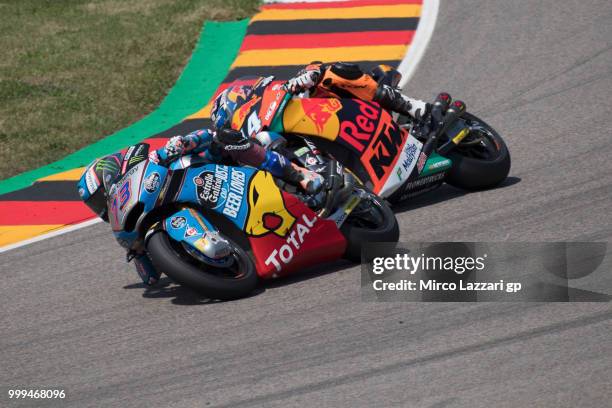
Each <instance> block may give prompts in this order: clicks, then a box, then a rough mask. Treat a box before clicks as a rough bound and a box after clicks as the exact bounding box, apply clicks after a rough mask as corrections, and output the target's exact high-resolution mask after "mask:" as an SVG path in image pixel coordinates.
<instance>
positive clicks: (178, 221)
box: [170, 216, 187, 229]
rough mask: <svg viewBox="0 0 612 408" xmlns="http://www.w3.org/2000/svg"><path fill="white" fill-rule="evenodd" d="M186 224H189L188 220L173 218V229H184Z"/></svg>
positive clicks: (180, 217)
mask: <svg viewBox="0 0 612 408" xmlns="http://www.w3.org/2000/svg"><path fill="white" fill-rule="evenodd" d="M186 224H187V219H186V218H185V217H182V216H178V217H172V219H171V220H170V225H172V228H176V229H179V228H183V227H184V226H185V225H186Z"/></svg>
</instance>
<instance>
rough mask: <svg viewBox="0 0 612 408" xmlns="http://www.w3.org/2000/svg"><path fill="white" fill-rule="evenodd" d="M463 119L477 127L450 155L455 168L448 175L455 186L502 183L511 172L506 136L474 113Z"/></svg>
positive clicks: (481, 187) (483, 186) (471, 187)
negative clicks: (504, 138)
mask: <svg viewBox="0 0 612 408" xmlns="http://www.w3.org/2000/svg"><path fill="white" fill-rule="evenodd" d="M463 119H465V121H466V123H467V124H468V125H470V126H471V127H473V128H474V130H472V131H470V133H469V134H468V135H467V136H466V137H465V139H463V140H462V141H461V143H459V145H458V146H457V147H456V148H455V149H454V150H453V151H452V152H451V153H450V154H449V155H448V157H449V158H450V159H451V160H452V161H453V167H452V168H451V169H450V171H449V172H448V174H447V176H446V180H445V181H446V182H447V183H448V184H450V185H451V186H455V187H459V188H462V189H464V190H484V189H487V188H492V187H495V186H497V185H499V184H500V183H501V182H502V181H504V180H505V179H506V177H508V173H509V172H510V152H509V151H508V147H507V146H506V143H504V140H503V139H502V137H501V136H500V135H499V134H498V133H497V131H495V129H493V128H492V127H491V126H489V125H488V124H486V123H485V122H484V121H483V120H481V119H479V118H477V117H476V116H474V115H472V114H470V113H467V112H466V113H464V114H463Z"/></svg>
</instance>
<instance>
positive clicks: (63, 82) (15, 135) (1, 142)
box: [0, 0, 259, 179]
mask: <svg viewBox="0 0 612 408" xmlns="http://www.w3.org/2000/svg"><path fill="white" fill-rule="evenodd" d="M258 4H259V1H258V0H93V1H77V0H47V1H45V0H12V1H6V0H5V1H2V0H0V50H2V54H1V55H2V57H1V58H0V179H5V178H8V177H10V176H13V175H15V174H18V173H21V172H23V171H26V170H29V169H32V168H36V167H39V166H42V165H44V164H48V163H50V162H53V161H55V160H57V159H60V158H61V157H63V156H65V155H66V154H68V153H71V152H73V151H76V150H78V149H80V148H82V147H83V146H86V145H88V144H91V143H93V142H95V141H97V140H99V139H101V138H103V137H104V136H106V135H108V134H111V133H113V132H115V131H117V130H119V129H121V128H123V127H125V126H127V125H129V124H130V123H133V122H135V121H137V120H138V119H140V118H142V117H143V116H145V115H146V114H147V113H149V112H151V111H152V110H153V109H155V107H156V106H157V105H158V104H159V102H160V101H161V100H162V99H163V97H164V95H165V94H166V92H167V91H168V90H169V89H170V88H171V87H172V85H173V84H174V82H175V81H176V79H177V78H178V76H179V75H180V73H181V71H182V68H183V67H184V66H185V64H186V63H187V60H188V59H189V56H190V54H191V51H192V49H193V47H194V45H195V42H196V40H197V38H198V34H199V32H200V30H201V27H202V23H203V21H204V20H207V19H208V20H235V19H240V18H244V17H248V16H250V15H251V14H253V13H254V12H255V11H256V9H257V6H258Z"/></svg>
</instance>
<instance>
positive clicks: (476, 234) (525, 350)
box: [0, 0, 612, 408]
mask: <svg viewBox="0 0 612 408" xmlns="http://www.w3.org/2000/svg"><path fill="white" fill-rule="evenodd" d="M611 21H612V3H610V2H609V1H607V0H598V1H589V2H583V1H582V2H581V1H577V0H573V1H564V2H557V1H553V0H546V1H538V2H534V1H526V0H525V1H512V2H509V1H501V0H495V1H492V0H487V1H484V0H481V1H479V2H475V1H473V0H472V1H467V0H462V1H458V0H455V1H449V2H442V4H441V10H440V15H439V18H438V22H437V26H436V31H435V33H434V36H433V39H432V41H431V43H430V44H429V47H428V49H427V52H426V55H425V57H424V59H423V60H422V62H421V64H420V66H419V68H418V70H417V73H416V75H415V77H414V78H413V79H412V80H411V82H410V83H409V88H408V90H407V91H408V93H409V94H411V95H414V96H419V97H423V98H427V99H431V98H433V96H434V95H435V93H436V92H437V91H438V90H446V91H448V92H450V93H451V94H452V95H454V96H461V97H462V98H463V99H464V100H465V101H466V102H467V103H468V109H469V110H471V111H472V112H474V113H475V114H477V115H479V116H482V117H483V118H486V119H487V121H488V122H489V123H491V124H492V125H493V126H494V127H496V128H497V129H498V130H499V131H500V133H502V134H503V135H505V137H506V138H507V142H508V145H509V148H510V151H511V153H512V158H513V166H512V170H511V176H512V177H511V178H510V179H509V180H508V182H507V184H506V185H505V186H504V187H502V188H498V189H496V190H493V191H486V192H481V193H477V194H463V193H462V192H461V191H459V190H455V189H453V188H451V187H444V188H442V189H441V190H439V191H438V192H437V193H434V194H432V195H431V196H429V197H423V198H419V199H416V200H415V201H414V202H413V203H412V204H411V205H410V206H405V207H404V208H400V209H399V218H400V222H401V230H402V238H403V239H404V240H457V241H458V240H468V241H479V240H481V241H504V240H508V241H538V240H571V239H584V240H604V241H611V240H612V202H611V200H612V160H610V158H609V157H610V156H611V155H612V143H610V129H612V107H611V106H612V105H611V103H610V98H609V95H610V92H611V91H612V76H611V73H612V68H611V67H612V51H611V47H612V24H611V23H610V22H611ZM132 268H133V266H132V265H127V264H125V263H124V253H123V251H122V249H121V248H120V247H119V246H118V245H117V244H116V243H115V242H113V240H112V238H111V234H110V232H109V230H108V227H107V226H106V225H100V224H98V225H96V226H94V227H90V228H86V229H82V230H79V231H77V232H74V233H70V234H66V235H63V236H61V237H58V238H54V239H50V240H46V241H43V242H40V243H37V244H33V245H30V246H26V247H23V248H20V249H17V250H13V251H10V252H7V253H4V254H2V255H1V256H0V269H1V270H2V275H3V283H2V290H1V293H0V295H1V296H0V307H1V308H2V324H1V326H2V328H3V330H2V336H1V337H0V350H1V351H2V361H3V366H2V368H1V369H0V384H1V385H2V386H13V387H17V386H18V387H20V388H41V387H60V388H63V389H65V390H66V393H67V399H66V400H65V401H63V402H59V401H55V403H56V404H57V405H58V406H75V407H90V406H91V407H94V406H95V407H100V406H121V407H136V406H139V407H140V406H142V407H150V406H172V407H208V406H210V407H213V406H228V407H229V406H232V407H234V406H237V407H242V406H266V407H269V406H278V407H287V406H314V407H323V406H340V405H341V406H353V407H373V406H377V407H383V406H404V407H429V408H434V407H435V408H442V407H555V408H556V407H605V406H610V405H609V404H610V401H612V386H611V379H612V340H611V337H610V334H611V330H612V305H611V304H610V303H573V304H543V303H531V304H529V303H470V304H458V303H454V304H451V303H433V304H418V303H403V304H400V303H393V304H383V303H363V302H361V301H360V296H359V269H358V267H354V266H350V265H346V264H337V265H334V266H333V267H331V268H327V269H325V270H324V271H320V270H318V271H316V272H311V273H305V274H303V275H301V276H299V277H296V278H295V279H285V280H280V281H276V282H272V283H270V284H268V285H267V286H265V287H264V288H262V291H261V292H260V293H258V294H256V295H254V296H252V297H250V298H248V299H243V300H240V301H235V302H227V303H206V302H204V301H202V300H200V299H198V298H196V297H195V296H194V295H192V294H191V292H189V291H188V290H185V289H181V288H177V287H175V286H172V285H166V286H165V287H162V288H161V289H157V290H152V291H144V289H143V287H142V285H140V284H139V283H138V282H139V278H138V277H137V275H136V273H135V272H134V271H133V269H132ZM608 283H611V282H610V281H608ZM608 287H609V286H608ZM143 293H144V295H143ZM2 393H3V397H2V398H3V400H2V401H3V402H2V403H0V405H2V406H6V405H5V400H6V389H5V388H4V389H3V390H2ZM13 403H15V402H14V401H13ZM46 405H49V403H47V404H46ZM15 406H30V405H29V403H27V402H23V401H21V402H20V403H16V404H15Z"/></svg>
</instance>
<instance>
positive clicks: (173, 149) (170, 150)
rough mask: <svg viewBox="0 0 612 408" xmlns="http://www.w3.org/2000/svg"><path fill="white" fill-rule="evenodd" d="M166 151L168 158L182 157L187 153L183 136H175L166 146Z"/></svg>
mask: <svg viewBox="0 0 612 408" xmlns="http://www.w3.org/2000/svg"><path fill="white" fill-rule="evenodd" d="M164 150H165V152H166V154H167V155H168V158H173V157H177V156H181V155H182V154H183V153H184V152H185V143H184V142H183V136H174V137H173V138H171V139H170V140H168V142H166V146H164Z"/></svg>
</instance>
